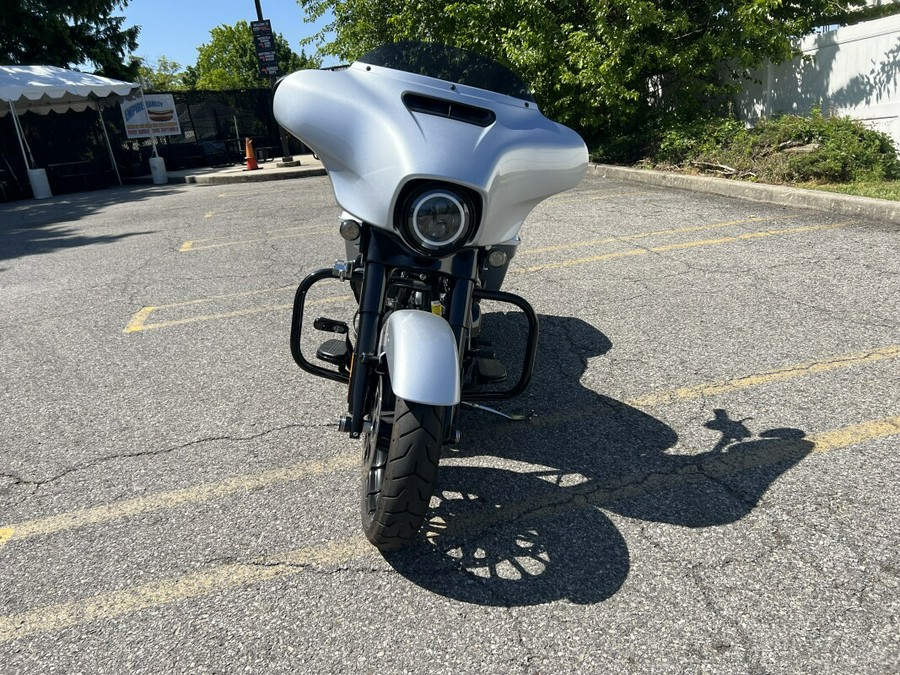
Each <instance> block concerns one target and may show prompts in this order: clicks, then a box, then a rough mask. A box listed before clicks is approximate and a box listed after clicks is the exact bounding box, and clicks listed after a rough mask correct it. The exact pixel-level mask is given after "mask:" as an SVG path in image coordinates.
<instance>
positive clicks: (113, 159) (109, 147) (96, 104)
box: [94, 98, 124, 186]
mask: <svg viewBox="0 0 900 675" xmlns="http://www.w3.org/2000/svg"><path fill="white" fill-rule="evenodd" d="M94 107H95V108H96V109H97V117H98V118H99V119H100V128H101V129H102V130H103V138H105V139H106V149H107V150H108V151H109V161H110V162H112V167H113V171H115V172H116V178H117V179H118V181H119V185H120V186H121V185H124V183H122V175H121V174H120V173H119V165H118V164H117V163H116V155H115V153H113V149H112V143H110V142H109V134H108V133H107V132H106V124H104V122H103V114H102V113H101V112H100V101H98V100H97V99H96V98H95V99H94Z"/></svg>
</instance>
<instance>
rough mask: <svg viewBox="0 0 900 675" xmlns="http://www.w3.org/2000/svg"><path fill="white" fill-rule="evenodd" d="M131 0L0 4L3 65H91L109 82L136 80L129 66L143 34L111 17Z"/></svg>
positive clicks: (6, 0)
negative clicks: (109, 80)
mask: <svg viewBox="0 0 900 675" xmlns="http://www.w3.org/2000/svg"><path fill="white" fill-rule="evenodd" d="M127 4H128V0H27V1H24V0H0V64H3V65H42V66H59V67H61V68H72V67H74V66H78V65H81V64H92V65H93V66H94V67H95V68H96V70H97V72H98V73H99V74H101V75H105V76H107V77H115V78H120V79H124V80H133V79H134V78H135V77H136V75H137V68H138V64H137V63H135V62H134V61H130V62H128V63H126V54H127V53H130V52H131V51H133V50H134V49H135V48H136V47H137V36H138V32H139V30H140V29H139V28H138V27H137V26H134V27H132V28H123V27H122V24H123V22H124V21H125V17H122V16H113V13H114V12H115V11H116V10H118V9H124V8H125V6H126V5H127Z"/></svg>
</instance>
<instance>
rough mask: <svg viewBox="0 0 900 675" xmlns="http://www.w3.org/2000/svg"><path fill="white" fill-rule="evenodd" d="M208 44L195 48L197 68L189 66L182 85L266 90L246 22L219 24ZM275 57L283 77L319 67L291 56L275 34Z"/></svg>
mask: <svg viewBox="0 0 900 675" xmlns="http://www.w3.org/2000/svg"><path fill="white" fill-rule="evenodd" d="M210 37H211V39H210V41H209V43H206V44H202V45H200V46H199V47H198V48H197V52H198V56H197V65H196V66H193V67H189V68H188V69H187V74H186V77H185V83H186V84H187V85H188V86H190V87H191V88H196V89H251V88H260V87H268V86H269V82H268V79H267V78H265V77H262V76H261V75H260V74H259V61H258V59H257V56H256V47H255V46H254V43H253V31H252V29H251V28H250V24H248V23H247V22H246V21H238V22H237V23H236V24H235V25H234V26H227V25H224V24H223V25H221V26H217V27H216V28H213V29H212V30H211V31H210ZM275 58H276V62H277V63H278V70H279V71H280V72H281V74H282V75H285V74H287V73H292V72H294V71H295V70H301V69H303V68H318V67H319V63H320V62H319V60H318V59H316V58H311V57H308V56H307V55H306V52H302V53H300V54H296V53H294V52H293V51H292V50H291V48H290V46H289V45H288V42H287V40H285V39H284V37H283V36H282V35H281V34H280V33H277V34H276V35H275Z"/></svg>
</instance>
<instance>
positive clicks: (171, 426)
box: [0, 174, 900, 674]
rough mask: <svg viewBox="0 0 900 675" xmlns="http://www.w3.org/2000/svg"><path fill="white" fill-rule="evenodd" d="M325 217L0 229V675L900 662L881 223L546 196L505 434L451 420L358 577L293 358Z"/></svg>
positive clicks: (897, 276)
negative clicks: (406, 535) (383, 546)
mask: <svg viewBox="0 0 900 675" xmlns="http://www.w3.org/2000/svg"><path fill="white" fill-rule="evenodd" d="M337 216H338V211H337V208H336V206H335V204H334V200H333V196H332V193H331V189H330V186H329V183H328V180H327V178H325V177H313V178H306V179H298V180H286V181H277V182H269V183H254V184H236V185H209V186H196V185H178V186H174V185H169V186H161V187H140V188H124V189H112V190H106V191H100V192H93V193H81V194H76V195H68V196H62V197H56V198H53V199H51V200H46V201H41V202H37V201H30V202H18V203H12V204H4V205H0V310H2V315H0V410H2V415H0V570H2V572H0V673H4V674H5V673H39V672H66V673H71V672H85V673H113V672H115V673H120V672H135V673H172V672H191V673H207V672H264V673H289V672H298V671H304V672H348V671H349V672H375V671H378V672H382V673H394V672H429V673H432V672H433V673H445V672H446V673H450V672H454V673H458V672H465V673H469V672H471V673H476V672H477V673H482V672H490V673H553V672H572V671H579V672H596V673H601V672H615V671H619V672H627V673H644V672H647V673H654V672H715V673H797V672H804V673H820V672H833V673H848V672H855V673H880V672H884V673H888V672H897V671H898V669H900V630H898V625H897V617H898V616H900V581H898V570H900V560H898V550H900V488H898V485H897V481H896V477H897V475H898V474H900V459H898V452H897V450H898V443H900V367H898V364H900V325H898V317H900V292H898V291H900V262H898V250H900V247H898V229H897V227H898V226H897V225H896V224H893V225H892V224H886V223H881V222H878V221H874V220H868V219H865V218H861V217H848V216H838V215H834V214H829V213H824V212H817V211H811V210H803V209H799V208H790V207H783V206H772V205H766V204H760V203H754V202H749V201H741V200H737V199H729V198H727V197H722V196H711V195H703V194H699V193H694V192H684V191H679V190H672V189H668V188H663V187H653V186H648V185H642V184H639V183H632V182H628V181H624V180H612V179H604V178H602V177H601V176H599V175H596V174H593V175H589V177H588V178H587V179H586V180H585V181H584V182H583V183H582V184H581V185H580V186H579V187H578V188H577V189H576V190H574V191H571V192H568V193H565V194H563V195H559V196H557V197H555V198H553V199H551V200H549V201H547V202H545V203H544V204H543V205H541V206H540V207H539V208H538V209H537V210H536V211H535V212H534V213H533V215H532V216H531V217H530V219H529V220H528V222H527V223H526V225H525V227H524V228H523V231H522V237H523V240H524V245H523V247H522V250H521V252H520V254H519V255H518V256H517V258H516V259H515V261H514V266H513V268H512V270H511V271H510V274H509V276H508V277H507V284H506V288H507V289H508V290H510V291H513V292H516V293H519V294H521V295H523V296H524V297H526V298H528V299H529V300H530V301H531V302H532V304H533V305H534V307H535V309H536V310H537V312H538V314H539V315H540V320H541V346H540V351H539V354H538V365H537V370H536V372H535V377H534V379H533V381H532V385H531V387H530V389H529V390H528V392H527V394H526V395H525V396H524V397H523V398H521V399H519V400H517V401H513V402H509V403H506V404H502V405H500V406H498V407H500V408H502V409H503V410H507V411H525V412H527V413H529V414H531V415H533V417H532V419H530V420H529V421H527V422H507V421H503V420H501V419H499V418H496V417H493V416H489V415H486V414H484V413H480V412H476V411H466V412H465V413H464V421H463V437H462V443H461V444H460V445H459V446H458V447H456V448H454V449H452V450H448V451H447V452H446V456H445V457H444V459H443V460H442V465H441V473H440V477H439V481H440V482H439V486H438V495H437V497H438V498H437V499H435V501H434V502H433V506H434V508H433V512H432V515H431V519H430V521H429V524H428V526H427V527H426V528H425V532H424V533H423V535H422V538H421V541H419V542H417V544H416V545H415V546H413V547H412V548H411V549H410V550H408V551H405V552H402V553H400V554H393V555H391V556H388V557H384V556H382V555H380V554H379V553H378V552H377V551H375V550H374V549H373V548H372V547H371V546H369V545H368V544H367V542H366V541H365V539H364V538H363V537H362V535H361V534H360V528H359V516H358V504H357V490H358V481H359V462H360V449H359V447H358V443H356V442H351V441H349V440H348V439H346V438H345V437H344V436H342V435H341V434H339V433H338V432H337V431H336V430H335V424H334V422H335V420H336V418H337V415H339V414H340V413H342V412H343V401H344V392H343V391H342V390H341V387H340V385H338V384H336V383H332V382H327V381H325V380H320V379H314V378H312V377H310V376H307V375H305V374H303V373H301V371H299V369H297V367H296V366H295V364H294V363H293V361H292V359H291V356H290V353H289V350H288V339H287V338H288V331H289V313H290V310H289V306H290V303H291V300H292V296H293V290H294V288H295V287H296V285H297V283H298V282H299V280H300V279H301V278H302V276H303V275H304V274H306V273H307V272H309V271H312V270H314V269H317V268H320V267H327V266H330V265H331V263H332V262H333V261H334V260H335V259H336V258H339V257H342V256H343V246H342V242H341V240H340V239H339V238H338V236H337ZM346 294H347V290H346V288H341V287H340V285H337V287H336V288H335V289H333V292H332V291H326V292H325V295H324V296H323V297H321V298H319V299H318V300H317V302H319V303H320V304H321V307H322V312H323V313H326V312H332V311H334V312H341V311H343V312H346V311H352V308H351V309H348V307H349V305H348V303H347V299H346ZM491 319H493V320H494V330H495V332H496V334H497V336H498V337H500V336H505V335H510V334H513V333H514V331H512V330H510V327H513V326H515V318H514V317H509V316H505V315H503V314H500V313H499V312H497V313H495V314H494V315H489V316H488V320H489V321H490V320H491Z"/></svg>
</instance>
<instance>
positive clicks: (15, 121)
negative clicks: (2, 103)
mask: <svg viewBox="0 0 900 675" xmlns="http://www.w3.org/2000/svg"><path fill="white" fill-rule="evenodd" d="M8 103H9V112H10V113H12V122H13V126H14V127H15V128H16V138H18V139H19V147H20V148H21V149H22V159H23V160H24V161H25V170H26V171H27V170H28V169H30V168H31V167H32V164H33V163H34V159H32V160H31V162H32V163H29V162H28V156H27V155H26V154H25V144H24V143H22V129H21V128H20V127H19V119H18V118H17V117H16V107H15V106H14V105H13V102H12V101H8Z"/></svg>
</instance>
